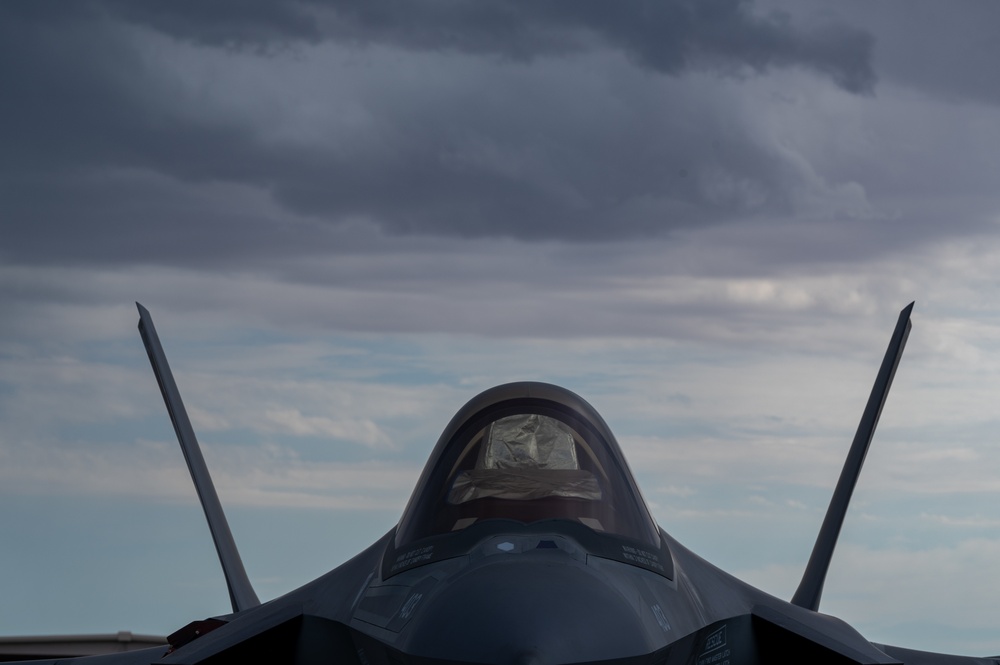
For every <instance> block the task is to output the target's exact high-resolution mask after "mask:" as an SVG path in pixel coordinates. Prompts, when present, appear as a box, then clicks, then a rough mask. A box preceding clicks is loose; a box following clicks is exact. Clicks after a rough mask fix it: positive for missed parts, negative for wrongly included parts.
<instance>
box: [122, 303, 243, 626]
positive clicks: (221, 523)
mask: <svg viewBox="0 0 1000 665" xmlns="http://www.w3.org/2000/svg"><path fill="white" fill-rule="evenodd" d="M135 305H136V307H138V308H139V333H140V334H141V335H142V342H143V344H145V345H146V353H148V354H149V363H150V364H151V365H152V366H153V373H154V374H156V382H157V383H159V384H160V392H161V393H162V394H163V401H164V403H165V404H166V405H167V411H168V412H169V413H170V421H171V422H172V423H173V425H174V431H175V432H176V433H177V440H178V441H179V442H180V444H181V450H182V451H184V459H185V460H186V461H187V465H188V470H190V472H191V479H192V480H193V481H194V486H195V489H197V490H198V498H199V499H200V500H201V506H202V508H204V510H205V518H206V519H207V520H208V528H209V530H210V531H211V532H212V540H214V541H215V549H216V551H217V552H218V553H219V561H220V562H221V563H222V572H223V573H225V575H226V585H227V586H228V587H229V599H230V600H231V601H232V603H233V611H234V612H238V611H240V610H245V609H248V608H251V607H256V606H257V605H260V601H259V600H258V599H257V594H256V593H255V592H254V590H253V586H252V585H251V584H250V580H249V578H248V577H247V572H246V570H245V569H244V568H243V561H242V559H240V553H239V551H238V550H237V549H236V541H234V540H233V534H232V532H231V531H230V530H229V522H227V521H226V515H225V513H223V512H222V504H221V503H220V502H219V495H218V494H217V493H216V492H215V485H214V484H213V483H212V477H211V476H210V475H209V473H208V467H207V466H206V465H205V458H204V457H203V456H202V454H201V448H200V447H199V446H198V439H197V438H195V435H194V429H192V427H191V421H190V420H189V419H188V415H187V411H185V410H184V403H183V402H182V401H181V394H180V392H179V391H178V390H177V384H176V383H174V376H173V374H171V372H170V365H168V364H167V356H166V355H165V354H164V353H163V347H162V346H160V338H159V337H158V336H157V334H156V328H155V327H154V326H153V319H152V318H151V317H150V315H149V312H148V311H147V310H146V308H145V307H143V306H142V305H140V304H139V303H136V304H135Z"/></svg>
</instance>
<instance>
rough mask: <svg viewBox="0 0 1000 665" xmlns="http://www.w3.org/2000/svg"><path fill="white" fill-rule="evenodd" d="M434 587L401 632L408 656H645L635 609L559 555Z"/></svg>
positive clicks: (645, 640)
mask: <svg viewBox="0 0 1000 665" xmlns="http://www.w3.org/2000/svg"><path fill="white" fill-rule="evenodd" d="M441 584H442V585H443V588H440V589H439V590H438V591H437V592H436V593H435V594H434V595H433V597H431V598H428V599H427V601H428V602H427V604H426V605H425V606H424V607H423V608H422V610H421V611H420V612H419V616H418V617H415V621H413V622H411V624H410V625H409V626H408V627H407V632H409V633H410V634H411V636H412V637H411V639H410V640H409V648H408V649H407V651H408V652H409V653H411V654H413V655H416V656H424V657H428V658H439V659H442V660H451V661H460V662H474V663H497V664H503V665H514V664H517V665H543V664H544V665H549V664H552V663H581V662H587V661H595V660H610V659H614V658H624V657H628V656H634V655H639V654H643V653H648V652H649V651H651V650H652V649H653V648H654V647H652V646H651V640H650V637H649V636H647V634H646V633H645V631H644V629H643V624H642V622H641V621H640V619H639V617H638V615H637V610H636V608H635V607H633V606H632V605H631V604H630V603H629V602H628V600H627V599H626V596H625V595H624V594H623V593H622V591H621V590H619V589H617V588H615V585H614V584H613V583H611V581H609V580H608V578H606V577H603V576H601V575H598V574H597V573H596V572H595V571H594V570H593V569H589V568H587V566H586V565H585V564H583V563H581V562H577V561H573V560H569V559H564V558H563V557H559V558H558V559H553V560H550V561H539V560H535V561H526V560H525V559H524V558H522V557H512V558H511V559H507V560H503V559H501V560H499V561H494V562H490V563H487V564H485V565H479V566H475V567H473V568H472V569H470V570H468V571H467V572H466V573H465V574H462V575H460V576H459V577H457V578H455V579H454V580H443V581H442V582H441Z"/></svg>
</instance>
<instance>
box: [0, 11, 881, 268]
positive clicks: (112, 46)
mask: <svg viewBox="0 0 1000 665" xmlns="http://www.w3.org/2000/svg"><path fill="white" fill-rule="evenodd" d="M606 7H607V6H606V5H604V4H594V3H587V2H575V3H554V2H550V3H544V2H543V3H494V2H482V3H447V2H425V3H377V4H376V3H360V4H330V5H327V4H325V3H273V4H272V3H262V2H260V3H258V2H249V3H244V2H240V3H230V2H221V3H194V2H171V3H144V2H111V1H109V2H90V3H76V4H74V5H72V8H71V9H65V8H64V6H63V5H50V4H47V3H30V4H29V3H24V4H4V5H2V7H0V12H4V13H6V16H5V17H2V18H0V80H2V81H3V83H4V89H5V93H4V94H5V97H6V98H7V99H8V100H12V101H13V103H7V104H4V105H3V106H2V107H0V142H2V144H3V145H4V146H5V149H4V151H2V153H0V172H2V173H3V176H4V177H3V181H2V184H0V215H2V216H3V218H4V220H5V221H4V224H3V226H2V227H0V248H2V249H0V253H2V255H4V256H6V258H7V259H8V260H12V259H14V260H30V259H42V258H44V259H46V260H50V261H64V260H72V259H74V258H76V259H81V260H107V259H109V258H111V257H115V256H119V257H124V256H125V255H126V254H127V255H129V256H131V257H132V258H133V259H136V258H140V259H143V260H156V259H157V258H160V259H162V260H165V261H167V262H175V261H177V260H184V261H187V260H189V259H190V260H198V259H199V257H211V256H213V255H219V254H225V253H227V252H229V253H231V252H234V251H237V250H241V251H252V250H253V248H256V251H258V252H276V251H278V252H280V251H289V252H294V251H296V249H295V248H296V240H295V239H294V238H293V237H292V235H291V234H289V233H287V232H286V231H287V223H286V224H285V225H284V227H281V225H280V224H279V223H278V221H277V220H278V219H279V218H281V217H282V215H281V214H280V213H281V211H280V210H275V211H272V212H271V214H270V215H266V214H247V213H246V211H245V210H241V209H239V206H235V207H234V208H232V209H226V207H225V206H211V205H208V206H205V205H199V202H200V200H201V199H200V197H201V196H202V194H201V190H200V189H199V188H202V189H204V188H211V187H215V186H217V185H218V184H219V183H229V184H232V185H234V186H236V185H239V186H246V187H248V188H251V189H255V190H257V191H260V192H264V193H266V194H267V195H269V196H270V197H271V198H272V200H274V201H276V202H278V203H279V204H280V206H284V208H285V209H286V210H287V211H288V212H289V213H291V215H290V218H292V219H294V218H296V217H298V218H301V217H302V216H306V217H309V218H310V219H319V220H323V221H325V222H327V223H333V224H340V223H342V222H343V221H344V220H346V219H349V218H362V219H366V220H368V221H370V222H374V223H376V224H378V225H379V226H381V227H382V228H383V229H386V230H388V231H390V232H394V233H409V234H440V235H455V236H463V237H484V236H507V237H517V238H532V239H534V238H549V239H571V240H576V241H588V240H599V239H608V238H626V237H635V236H651V235H658V234H662V233H664V232H666V231H669V230H670V229H674V228H684V227H691V226H693V225H698V224H704V223H712V222H720V221H725V220H731V219H735V218H745V217H747V216H753V215H755V214H761V213H771V214H774V213H779V214H784V213H787V212H788V210H789V188H794V187H795V186H796V183H795V177H796V176H795V175H794V174H789V173H788V172H786V171H787V168H786V167H787V165H784V164H782V161H781V159H779V158H778V157H776V156H775V155H774V154H773V153H771V152H770V151H769V150H768V149H767V148H766V147H764V146H762V145H760V144H759V143H758V142H757V140H756V139H754V138H753V137H752V136H749V135H748V134H747V133H746V132H745V131H743V129H744V128H742V127H741V124H740V122H739V120H738V118H735V117H727V115H726V113H719V112H716V111H711V110H708V109H702V108H699V104H700V103H701V102H698V101H694V102H690V101H686V100H685V99H682V97H684V96H685V93H684V92H683V91H681V90H677V89H669V85H668V84H667V83H665V81H671V80H674V79H673V78H672V77H667V78H663V77H658V78H654V79H652V81H650V79H648V78H644V76H645V74H644V72H648V71H656V72H661V73H665V74H670V75H676V74H679V73H681V72H684V71H686V70H696V71H705V70H711V71H713V72H718V73H724V74H727V75H744V74H745V73H747V72H752V71H765V70H768V69H769V68H772V67H778V66H781V67H788V66H801V67H806V68H809V69H812V70H819V71H822V72H825V73H826V74H828V75H829V77H830V78H832V79H833V80H834V81H836V82H837V83H838V84H839V85H841V86H843V87H845V88H847V89H849V90H864V89H867V88H869V87H870V85H871V83H872V80H873V77H872V74H871V70H870V67H869V66H868V62H867V55H868V52H869V50H870V39H868V38H867V37H866V36H865V35H864V34H863V33H860V32H857V31H853V30H850V29H848V28H844V27H838V26H837V25H834V24H829V25H823V26H821V27H819V28H816V27H813V28H810V29H809V30H808V31H805V32H801V31H796V30H795V29H794V28H793V26H792V25H791V24H790V23H788V22H786V21H783V20H781V19H780V18H776V17H760V16H757V15H755V14H754V13H753V12H752V11H751V8H750V7H749V5H748V4H746V3H743V2H730V1H709V2H693V3H685V2H674V3H650V4H644V3H629V4H616V5H615V6H614V11H613V12H610V11H608V10H606V9H605V8H606ZM136 26H144V27H142V28H137V27H136ZM143 31H145V32H143ZM156 35H161V37H160V38H159V39H160V41H159V42H156ZM162 35H169V36H170V37H172V38H174V39H177V40H180V42H179V43H178V42H173V41H171V40H170V39H164V38H162ZM150 40H153V44H154V46H150V45H149V44H150ZM327 40H332V43H334V44H339V45H342V44H345V43H346V44H351V45H353V46H346V47H345V46H337V47H336V49H337V50H336V51H335V53H334V55H333V56H332V57H334V58H337V57H339V58H340V59H341V60H343V59H344V58H345V57H346V55H345V54H349V53H355V54H357V55H358V57H360V58H362V59H364V62H365V65H364V66H362V67H358V68H357V69H356V70H353V71H352V70H350V67H349V66H344V65H343V63H342V62H341V63H339V70H338V71H339V72H340V74H339V76H340V78H338V75H337V74H334V73H331V74H328V75H327V76H326V78H325V80H324V78H322V75H319V76H320V77H319V78H317V79H316V81H315V84H316V85H317V86H319V88H318V90H319V91H322V90H324V89H329V88H334V89H336V91H337V93H338V94H341V93H342V94H341V96H343V97H345V98H348V99H352V98H351V97H350V95H351V94H356V95H358V96H357V99H356V102H357V104H358V105H359V106H360V107H361V108H362V109H363V112H364V113H365V114H366V121H367V122H368V123H369V124H370V125H371V128H372V129H371V132H370V134H371V136H368V137H361V138H358V139H356V140H353V141H352V142H351V145H350V146H349V147H344V146H343V145H337V146H334V145H330V144H329V143H324V142H323V141H316V142H313V143H310V142H302V141H299V142H288V141H282V140H273V138H269V137H268V136H267V134H268V131H269V130H270V127H269V126H268V122H269V121H268V119H267V118H264V119H260V118H254V117H253V114H252V113H249V114H247V115H241V116H239V117H236V116H234V115H233V114H229V115H227V114H224V113H219V112H211V111H210V110H209V109H208V108H207V107H206V106H205V105H201V104H200V99H201V97H200V96H205V97H206V98H210V97H211V95H212V84H213V82H212V81H211V80H210V79H209V80H206V81H199V79H198V77H199V74H200V72H199V71H191V72H185V71H178V70H177V69H176V68H173V69H172V68H171V67H170V63H171V62H172V60H173V59H174V54H175V53H177V52H179V49H181V48H182V46H181V44H184V43H189V44H196V45H198V46H197V48H201V49H207V51H206V54H211V53H217V54H218V53H221V54H225V55H226V57H228V58H231V59H232V60H239V59H247V60H250V59H254V58H257V59H261V60H260V62H261V65H262V66H263V65H264V64H266V62H265V61H266V60H268V59H269V58H280V57H289V58H295V57H306V58H308V57H312V55H315V53H314V52H313V53H312V55H310V54H309V53H308V52H307V55H306V56H301V53H295V49H296V48H297V47H295V46H294V44H295V43H299V42H301V43H302V44H316V43H320V42H324V41H327ZM359 44H360V45H369V48H367V49H365V48H358V45H359ZM373 45H381V46H373ZM217 46H225V47H226V48H225V49H218V48H214V47H217ZM400 48H401V49H404V50H411V51H413V52H414V53H416V54H417V55H416V56H414V57H419V58H425V59H427V60H426V61H424V62H423V65H422V66H423V67H424V69H422V70H421V69H419V68H417V67H415V68H414V69H413V70H412V71H411V72H410V73H409V76H410V77H411V78H412V79H413V80H416V81H419V83H418V84H417V85H415V86H411V88H405V86H402V85H401V84H400V80H399V79H398V78H396V79H394V78H392V76H393V74H392V72H394V71H397V70H399V69H401V68H404V67H405V66H406V63H405V62H403V63H400V62H396V61H394V59H393V57H392V53H399V51H398V49H400ZM352 49H353V51H352ZM553 53H562V54H572V57H571V58H569V59H567V58H565V57H564V58H555V59H552V58H548V59H547V58H544V57H542V56H545V55H547V54H553ZM622 53H623V54H625V56H626V58H622V57H621V56H620V55H616V54H622ZM387 54H388V55H387ZM463 54H465V55H463ZM469 54H473V55H469ZM484 55H485V56H486V57H483V56H484ZM493 56H502V57H500V58H495V57H493ZM628 63H631V65H629V64H628ZM227 64H231V63H227ZM334 64H337V63H334ZM636 64H638V65H639V67H638V68H636V67H635V65H636ZM366 67H367V69H366ZM560 68H561V69H560ZM345 72H346V73H345ZM431 72H433V74H432V73H431ZM314 73H315V71H314ZM223 75H224V73H223ZM433 76H443V77H445V79H447V84H444V85H439V86H437V87H435V85H434V84H433V83H431V82H430V80H431V78H432V77H433ZM350 77H354V78H355V79H366V78H370V79H372V80H373V82H371V83H365V84H364V85H362V84H357V82H356V81H355V82H354V83H353V84H352V81H350V80H347V79H348V78H350ZM449 77H450V78H449ZM423 78H427V81H428V82H424V81H423V80H422V79H423ZM382 80H384V82H382V83H380V81H382ZM730 80H731V79H730ZM593 81H596V82H597V84H596V85H595V84H594V82H593ZM352 85H353V87H352ZM199 86H202V89H199ZM365 86H367V87H365ZM574 86H575V87H574ZM664 86H667V88H664ZM561 87H564V88H565V90H563V89H561ZM239 94H240V95H242V97H240V98H239V99H238V100H237V102H238V106H239V107H241V108H245V109H251V110H252V109H254V108H256V107H257V106H259V105H261V104H266V103H268V102H269V100H268V99H267V98H266V95H265V93H259V92H257V91H256V90H252V89H251V90H242V91H239ZM352 101H353V99H352ZM717 101H718V100H705V101H704V103H705V104H712V103H715V102H717ZM328 113H330V114H331V115H336V110H334V109H330V110H329V111H328ZM286 222H287V220H286ZM313 230H315V229H313ZM181 237H184V238H187V239H189V240H193V242H186V243H185V242H181V241H180V240H178V238H181ZM307 237H308V238H309V239H310V240H312V241H313V242H311V243H308V244H307V245H300V246H299V247H300V248H299V250H298V251H312V252H322V251H324V250H330V249H333V247H331V246H324V242H327V243H329V242H332V241H330V240H324V239H323V238H324V236H323V234H322V233H309V234H307ZM275 238H279V240H275ZM185 247H187V248H188V249H187V251H185V250H184V248H185Z"/></svg>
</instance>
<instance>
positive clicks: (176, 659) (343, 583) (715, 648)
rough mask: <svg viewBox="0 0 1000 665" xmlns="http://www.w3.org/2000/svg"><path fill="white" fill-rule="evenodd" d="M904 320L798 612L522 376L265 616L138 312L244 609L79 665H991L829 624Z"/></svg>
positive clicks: (585, 419)
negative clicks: (667, 523) (833, 565)
mask: <svg viewBox="0 0 1000 665" xmlns="http://www.w3.org/2000/svg"><path fill="white" fill-rule="evenodd" d="M912 307H913V304H912V303H911V304H910V305H909V306H908V307H906V308H905V309H904V310H903V311H902V312H901V313H900V315H899V320H898V322H897V325H896V328H895V331H894V332H893V335H892V338H891V340H890V343H889V347H888V349H887V350H886V354H885V358H884V360H883V362H882V365H881V368H880V370H879V373H878V376H877V378H876V381H875V385H874V387H873V389H872V392H871V395H870V397H869V401H868V404H867V407H866V409H865V412H864V415H863V417H862V419H861V423H860V425H859V427H858V431H857V434H856V436H855V439H854V442H853V443H852V446H851V449H850V453H849V455H848V458H847V461H846V463H845V465H844V469H843V471H842V473H841V477H840V480H839V482H838V484H837V487H836V490H835V492H834V496H833V498H832V500H831V503H830V507H829V509H828V512H827V515H826V518H825V520H824V522H823V525H822V527H821V529H820V532H819V536H818V538H817V540H816V544H815V547H814V550H813V553H812V556H811V557H810V560H809V562H808V564H807V566H806V568H805V573H804V575H803V578H802V581H801V584H800V586H799V588H798V590H797V591H796V593H795V595H794V597H793V598H792V599H791V601H785V600H782V599H779V598H775V597H773V596H770V595H768V594H766V593H764V592H762V591H759V590H758V589H755V588H754V587H752V586H750V585H748V584H746V583H744V582H742V581H740V580H738V579H736V578H735V577H733V576H731V575H729V574H727V573H725V572H723V571H722V570H720V569H718V568H716V567H715V566H713V565H711V564H709V563H708V562H706V561H704V560H703V559H701V558H699V557H698V556H697V555H695V554H694V553H693V552H691V551H690V550H688V549H687V548H685V547H684V546H683V545H681V544H680V543H679V542H677V541H676V540H674V539H673V538H672V537H671V536H670V535H669V534H668V533H667V532H666V531H664V530H663V529H661V528H660V527H658V526H657V525H656V523H655V522H654V521H653V518H652V517H651V515H650V512H649V509H648V507H647V506H646V504H645V502H644V500H643V498H642V495H641V493H640V492H639V488H638V486H637V485H636V482H635V479H634V478H633V476H632V473H631V472H630V470H629V467H628V464H627V463H626V461H625V457H624V456H623V454H622V451H621V449H620V448H619V446H618V443H617V442H616V441H615V437H614V435H613V434H612V433H611V430H610V428H609V427H608V425H607V424H606V423H605V422H604V420H603V419H602V418H601V416H600V415H599V414H598V413H597V412H596V411H595V410H594V408H593V407H591V406H590V405H589V404H588V403H587V402H586V401H584V400H583V399H582V398H581V397H579V396H577V395H575V394H574V393H572V392H570V391H568V390H566V389H564V388H560V387H558V386H555V385H550V384H546V383H535V382H522V383H510V384H506V385H501V386H497V387H495V388H492V389H489V390H487V391H485V392H483V393H481V394H479V395H477V396H475V397H473V398H472V399H471V400H470V401H469V402H468V403H467V404H466V405H465V406H464V407H462V408H461V409H460V410H459V411H458V413H457V414H456V415H455V417H454V418H452V420H451V422H450V423H448V425H447V426H446V427H445V429H444V432H443V433H442V434H441V437H440V439H439V440H438V442H437V445H436V446H435V447H434V449H433V451H432V452H431V454H430V458H429V460H428V461H427V465H426V466H425V468H424V470H423V473H422V474H421V476H420V479H419V480H418V482H417V485H416V487H415V489H414V490H413V494H412V496H411V498H410V500H409V503H408V504H407V506H406V508H405V510H404V511H403V515H402V518H401V519H400V521H399V523H398V525H397V526H395V527H394V528H393V529H391V530H390V531H389V532H388V533H387V534H385V535H384V536H383V537H382V538H380V539H379V540H378V541H377V542H376V543H375V544H373V545H372V546H370V547H369V548H368V549H366V550H365V551H363V552H361V553H360V554H358V555H357V556H355V557H354V558H353V559H351V560H349V561H348V562H346V563H344V564H343V565H341V566H340V567H338V568H336V569H334V570H332V571H331V572H329V573H327V574H326V575H323V576H322V577H320V578H319V579H316V580H314V581H313V582H310V583H308V584H306V585H305V586H303V587H301V588H299V589H296V590H295V591H292V592H290V593H288V594H286V595H284V596H281V597H279V598H276V599H274V600H271V601H269V602H266V603H261V602H260V601H259V600H258V599H257V595H256V594H255V592H254V590H253V587H252V586H251V584H250V581H249V580H248V578H247V575H246V572H245V571H244V569H243V564H242V563H241V561H240V557H239V553H238V551H237V549H236V546H235V543H234V542H233V538H232V535H231V533H230V531H229V527H228V525H227V523H226V518H225V515H224V513H223V511H222V507H221V505H220V503H219V499H218V496H217V495H216V492H215V489H214V487H213V484H212V480H211V477H210V476H209V473H208V469H207V468H206V466H205V462H204V459H203V458H202V456H201V452H200V450H199V447H198V442H197V440H196V438H195V435H194V432H193V430H192V428H191V424H190V422H189V420H188V417H187V414H186V412H185V409H184V405H183V403H182V401H181V398H180V395H179V393H178V391H177V387H176V385H175V383H174V380H173V377H172V375H171V372H170V369H169V366H168V364H167V361H166V357H165V356H164V354H163V349H162V347H161V345H160V342H159V339H158V337H157V334H156V330H155V328H154V327H153V322H152V319H151V317H150V315H149V312H148V311H146V310H145V308H143V307H142V306H141V305H139V314H140V321H139V329H140V331H141V334H142V337H143V341H144V343H145V345H146V349H147V352H148V354H149V358H150V362H151V364H152V366H153V370H154V373H155V374H156V378H157V381H158V382H159V385H160V389H161V392H162V394H163V397H164V401H165V403H166V405H167V410H168V411H169V413H170V418H171V421H172V422H173V425H174V428H175V430H176V432H177V436H178V439H179V440H180V443H181V447H182V449H183V451H184V455H185V458H186V460H187V463H188V466H189V469H190V471H191V475H192V478H193V480H194V483H195V486H196V488H197V491H198V494H199V496H200V498H201V501H202V506H203V508H204V510H205V514H206V517H207V519H208V522H209V526H210V529H211V532H212V536H213V538H214V540H215V543H216V549H217V551H218V554H219V558H220V561H221V563H222V568H223V571H224V573H225V576H226V580H227V584H228V587H229V593H230V599H231V601H232V607H233V611H232V613H231V614H227V615H224V616H217V617H211V618H207V619H203V620H198V621H194V622H192V623H191V624H189V625H187V626H185V627H183V628H181V629H180V630H178V631H176V632H175V633H173V634H172V635H170V637H169V638H168V641H169V648H163V647H154V648H150V649H145V650H140V651H134V652H131V653H126V654H115V655H106V656H96V657H92V658H88V659H86V663H92V664H93V665H138V664H143V665H145V664H151V663H163V664H172V665H173V664H176V665H180V664H185V665H187V664H190V665H194V664H195V663H199V664H206V665H208V664H211V665H222V664H229V663H250V662H254V663H256V662H261V663H296V664H312V663H334V664H351V665H390V664H393V665H396V664H413V665H431V664H434V663H441V664H445V663H482V664H486V663H496V664H505V665H506V664H524V665H527V664H539V665H541V664H556V663H622V664H627V665H631V664H634V665H640V664H650V665H652V664H661V663H662V664H669V665H757V664H761V665H763V664H767V663H793V662H794V663H916V664H930V665H960V664H973V663H977V664H980V665H1000V660H998V659H997V658H970V657H965V656H952V655H944V654H932V653H927V652H919V651H912V650H907V649H903V648H899V647H893V646H887V645H882V644H875V643H872V642H870V641H869V640H867V639H866V638H864V637H863V636H862V635H860V634H859V633H858V632H857V631H856V630H855V629H853V628H852V627H851V626H849V625H848V624H846V623H845V622H843V621H841V620H839V619H837V618H835V617H833V616H829V615H826V614H822V613H820V612H819V611H818V610H819V604H820V598H821V594H822V590H823V583H824V579H825V577H826V570H827V568H828V566H829V563H830V559H831V557H832V555H833V550H834V546H835V545H836V541H837V536H838V534H839V531H840V527H841V524H842V523H843V520H844V516H845V514H846V511H847V505H848V503H849V501H850V496H851V493H852V492H853V489H854V485H855V483H856V482H857V479H858V474H859V473H860V470H861V465H862V463H863V461H864V457H865V453H866V452H867V449H868V446H869V443H870V442H871V439H872V435H873V434H874V431H875V426H876V424H877V422H878V418H879V414H880V413H881V410H882V406H883V404H884V403H885V399H886V396H887V394H888V391H889V387H890V385H891V383H892V379H893V376H894V374H895V371H896V367H897V365H898V363H899V359H900V356H901V355H902V352H903V347H904V346H905V343H906V338H907V336H908V334H909V331H910V311H911V310H912ZM34 662H38V661H34ZM48 662H49V663H56V662H64V661H48Z"/></svg>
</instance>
